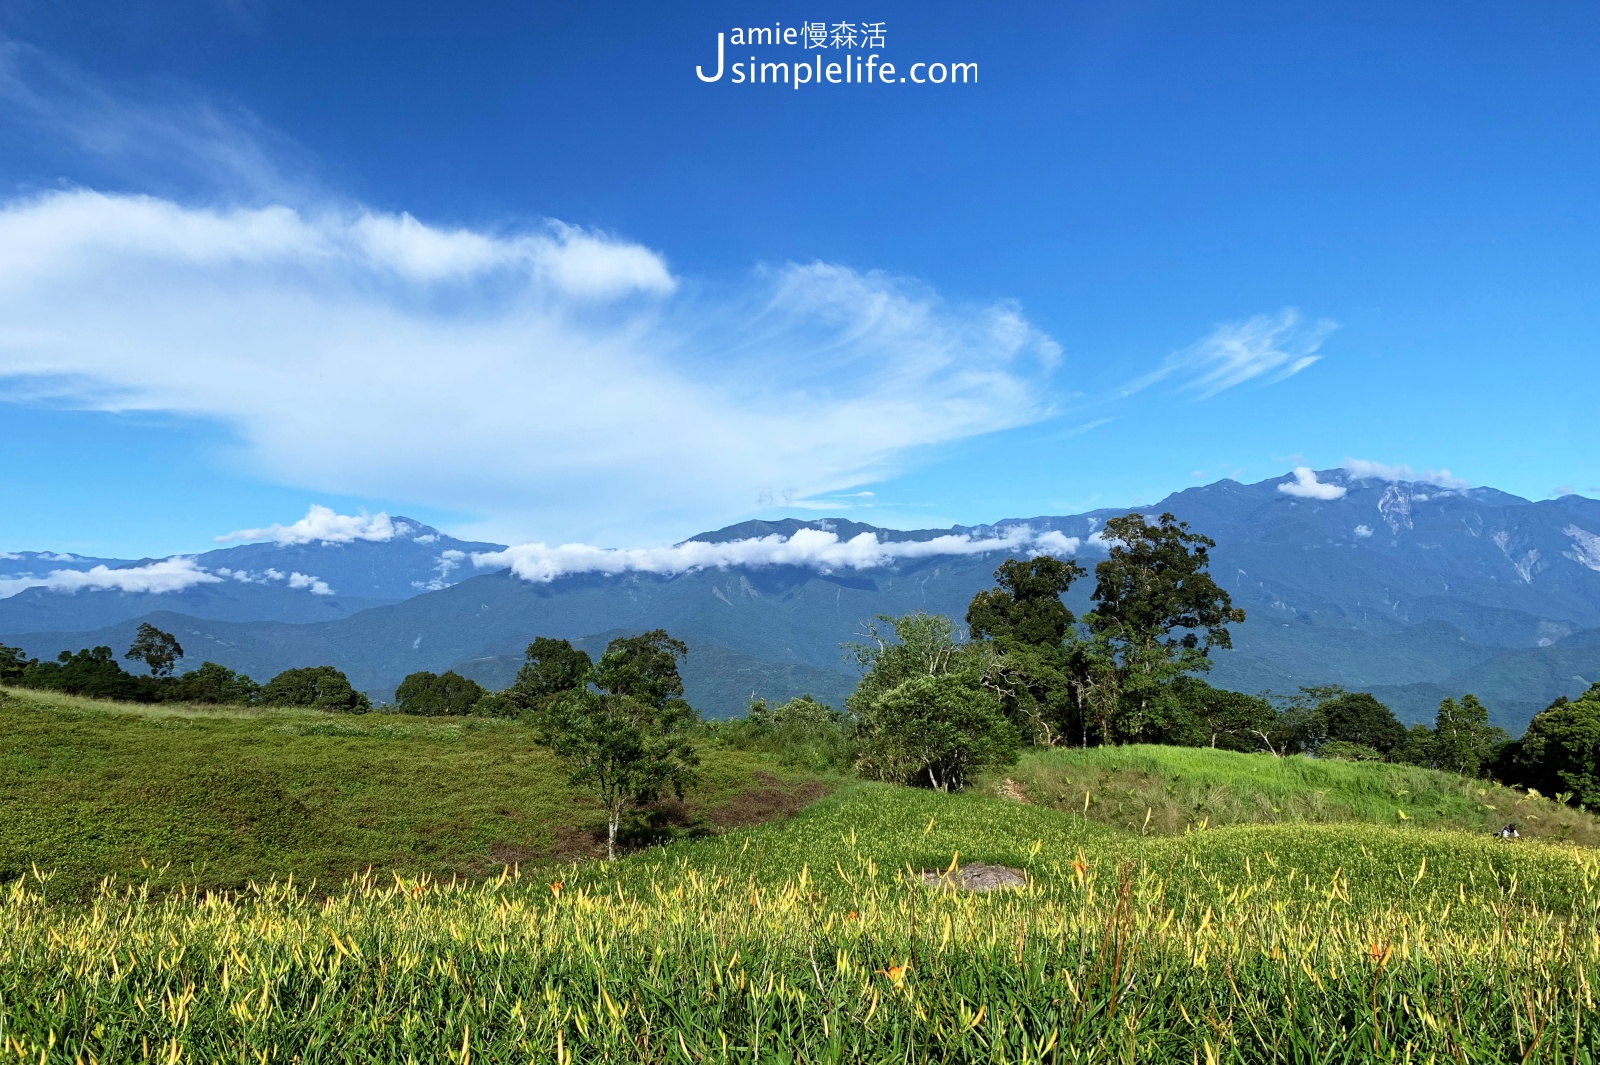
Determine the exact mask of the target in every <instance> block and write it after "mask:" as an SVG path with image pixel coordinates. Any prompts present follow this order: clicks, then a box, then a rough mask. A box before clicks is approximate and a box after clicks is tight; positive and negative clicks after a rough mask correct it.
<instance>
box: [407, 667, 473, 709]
mask: <svg viewBox="0 0 1600 1065" xmlns="http://www.w3.org/2000/svg"><path fill="white" fill-rule="evenodd" d="M485 694H487V693H486V692H485V691H484V690H483V685H481V684H479V683H478V682H477V681H475V680H471V679H469V678H467V677H463V676H462V675H461V674H459V673H457V672H455V671H454V670H450V671H448V672H445V673H427V672H421V673H412V674H410V675H409V676H407V677H406V678H405V679H404V680H402V681H401V682H400V686H399V687H398V688H396V689H395V693H394V701H395V708H396V709H397V710H398V711H399V712H400V713H402V714H416V715H418V716H420V717H444V716H457V717H459V716H464V715H466V714H470V713H471V712H472V708H473V707H474V706H475V705H477V702H478V700H479V699H482V698H483V697H484V695H485Z"/></svg>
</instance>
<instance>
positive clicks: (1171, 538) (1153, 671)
mask: <svg viewBox="0 0 1600 1065" xmlns="http://www.w3.org/2000/svg"><path fill="white" fill-rule="evenodd" d="M1101 535H1102V537H1103V539H1104V540H1105V541H1106V542H1107V543H1108V544H1110V550H1109V553H1108V554H1107V556H1106V558H1105V560H1104V561H1102V562H1100V563H1099V564H1097V565H1096V566H1095V589H1094V595H1093V596H1092V598H1093V599H1094V602H1095V608H1094V610H1093V611H1092V612H1090V613H1089V614H1088V615H1087V616H1086V618H1085V620H1086V621H1087V622H1088V624H1089V630H1090V632H1091V633H1092V634H1095V635H1097V636H1100V637H1102V639H1103V640H1104V643H1105V646H1106V648H1107V650H1108V652H1109V654H1110V656H1111V661H1112V664H1113V667H1114V669H1115V677H1116V683H1117V688H1118V692H1119V706H1118V710H1119V720H1117V721H1116V722H1114V723H1113V722H1107V723H1106V725H1107V729H1106V734H1105V735H1104V736H1103V737H1102V738H1103V740H1104V741H1105V742H1111V741H1112V739H1113V734H1112V733H1113V727H1114V731H1115V738H1116V739H1123V740H1137V739H1140V738H1143V736H1144V734H1145V731H1146V727H1147V725H1148V724H1149V723H1150V722H1151V720H1152V719H1153V718H1155V717H1157V716H1159V713H1160V712H1162V711H1164V710H1165V709H1166V708H1165V707H1163V706H1162V705H1161V704H1162V703H1163V702H1164V701H1165V700H1167V699H1170V698H1171V682H1172V681H1173V679H1174V678H1176V677H1178V676H1180V675H1182V674H1184V673H1192V672H1196V671H1201V670H1207V669H1210V668H1211V662H1210V659H1209V655H1210V652H1211V648H1213V647H1222V648H1227V647H1231V646H1233V640H1232V637H1230V636H1229V634H1228V626H1229V625H1230V624H1237V623H1239V622H1242V621H1244V611H1243V610H1240V609H1238V608H1237V607H1235V606H1234V605H1233V600H1232V598H1231V597H1230V596H1229V595H1228V593H1227V592H1225V591H1223V590H1222V588H1220V587H1219V586H1218V585H1217V583H1216V582H1215V581H1214V580H1212V579H1211V575H1210V573H1209V568H1210V565H1211V557H1210V554H1209V551H1210V549H1211V548H1213V547H1215V546H1216V542H1215V541H1214V540H1212V539H1210V538H1209V537H1206V536H1202V535H1200V534H1199V533H1194V532H1190V531H1189V526H1188V523H1186V522H1181V521H1178V520H1177V519H1176V518H1174V517H1173V516H1172V515H1171V514H1162V515H1161V517H1160V518H1159V519H1158V521H1157V524H1155V525H1150V524H1148V523H1146V522H1145V519H1144V515H1142V514H1125V515H1123V516H1122V517H1118V518H1111V519H1110V520H1108V521H1107V522H1106V524H1105V528H1104V530H1103V531H1102V534H1101Z"/></svg>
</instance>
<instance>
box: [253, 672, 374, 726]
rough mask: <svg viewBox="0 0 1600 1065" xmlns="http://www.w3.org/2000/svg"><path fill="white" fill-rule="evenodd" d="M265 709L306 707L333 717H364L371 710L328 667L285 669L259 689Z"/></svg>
mask: <svg viewBox="0 0 1600 1065" xmlns="http://www.w3.org/2000/svg"><path fill="white" fill-rule="evenodd" d="M261 702H262V704H263V705H265V706H308V707H312V708H313V709H317V710H326V711H328V712H330V713H336V714H365V713H367V712H368V711H370V710H371V709H372V701H371V700H370V699H368V698H367V696H366V693H364V692H358V691H356V690H355V689H354V688H352V687H351V686H350V680H349V678H348V677H346V676H345V675H344V674H343V673H342V672H340V671H339V670H337V669H335V668H334V667H332V666H308V667H306V668H304V669H286V670H284V671H283V672H282V673H279V674H278V675H277V676H276V677H273V678H272V679H271V680H269V681H267V683H266V685H265V686H264V687H263V688H262V689H261Z"/></svg>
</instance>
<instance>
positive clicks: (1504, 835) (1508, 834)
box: [1495, 825, 1522, 839]
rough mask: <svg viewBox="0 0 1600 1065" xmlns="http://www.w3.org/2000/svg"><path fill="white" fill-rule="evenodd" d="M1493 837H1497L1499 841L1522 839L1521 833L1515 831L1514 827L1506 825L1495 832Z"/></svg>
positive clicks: (1515, 827)
mask: <svg viewBox="0 0 1600 1065" xmlns="http://www.w3.org/2000/svg"><path fill="white" fill-rule="evenodd" d="M1495 835H1497V836H1499V837H1500V838H1501V839H1521V838H1522V833H1520V832H1518V831H1517V826H1516V825H1507V826H1506V827H1505V828H1502V829H1501V830H1500V831H1498V832H1496V833H1495Z"/></svg>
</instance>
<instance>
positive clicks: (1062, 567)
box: [967, 555, 1084, 747]
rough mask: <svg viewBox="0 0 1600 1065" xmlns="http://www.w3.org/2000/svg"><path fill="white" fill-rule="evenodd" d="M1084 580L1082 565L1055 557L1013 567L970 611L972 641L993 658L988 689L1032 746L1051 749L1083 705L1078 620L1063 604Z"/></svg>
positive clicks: (1000, 572) (1009, 563) (998, 575)
mask: <svg viewBox="0 0 1600 1065" xmlns="http://www.w3.org/2000/svg"><path fill="white" fill-rule="evenodd" d="M1083 573H1084V570H1083V567H1082V566H1080V565H1078V564H1077V563H1076V562H1072V561H1069V560H1065V559H1059V558H1053V557H1051V556H1049V555H1040V556H1038V557H1036V558H1031V559H1026V560H1024V559H1015V558H1013V559H1007V560H1006V561H1005V562H1003V563H1001V564H1000V567H999V568H998V569H996V570H995V572H994V576H995V583H996V584H997V585H998V587H995V588H990V589H989V590H987V591H983V592H979V593H978V594H977V595H975V596H973V597H972V602H971V603H970V604H969V605H968V607H967V627H968V628H969V629H970V630H971V632H972V638H973V639H974V640H982V641H988V643H989V644H990V646H991V647H992V648H993V651H994V655H993V657H992V659H991V660H990V661H989V663H988V667H987V668H986V669H985V671H984V674H983V683H984V685H985V686H986V687H988V688H990V689H991V690H993V691H994V692H995V694H996V695H998V696H999V697H1000V701H1001V705H1002V707H1003V708H1004V709H1005V711H1006V714H1007V716H1008V717H1010V718H1011V719H1012V720H1013V721H1014V722H1016V724H1017V726H1018V727H1019V728H1020V729H1021V730H1022V731H1023V732H1024V733H1025V734H1026V736H1027V738H1028V739H1029V740H1030V741H1031V742H1033V743H1037V744H1039V745H1041V746H1045V747H1053V746H1055V744H1056V743H1058V742H1059V741H1060V739H1061V737H1062V736H1063V734H1065V733H1066V732H1067V731H1068V730H1069V729H1070V728H1071V724H1072V721H1071V719H1072V717H1073V711H1074V709H1075V708H1076V705H1077V704H1076V703H1075V702H1074V700H1073V693H1072V683H1071V680H1072V676H1071V667H1072V661H1073V660H1072V651H1071V648H1070V646H1069V640H1070V639H1071V637H1072V635H1073V625H1074V622H1075V621H1076V619H1075V618H1074V617H1073V614H1072V611H1071V610H1068V609H1067V606H1066V604H1065V603H1063V602H1062V601H1061V597H1062V595H1064V594H1065V593H1066V591H1067V590H1068V589H1069V588H1071V587H1072V582H1073V581H1075V580H1077V579H1078V578H1079V577H1081V576H1083Z"/></svg>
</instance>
